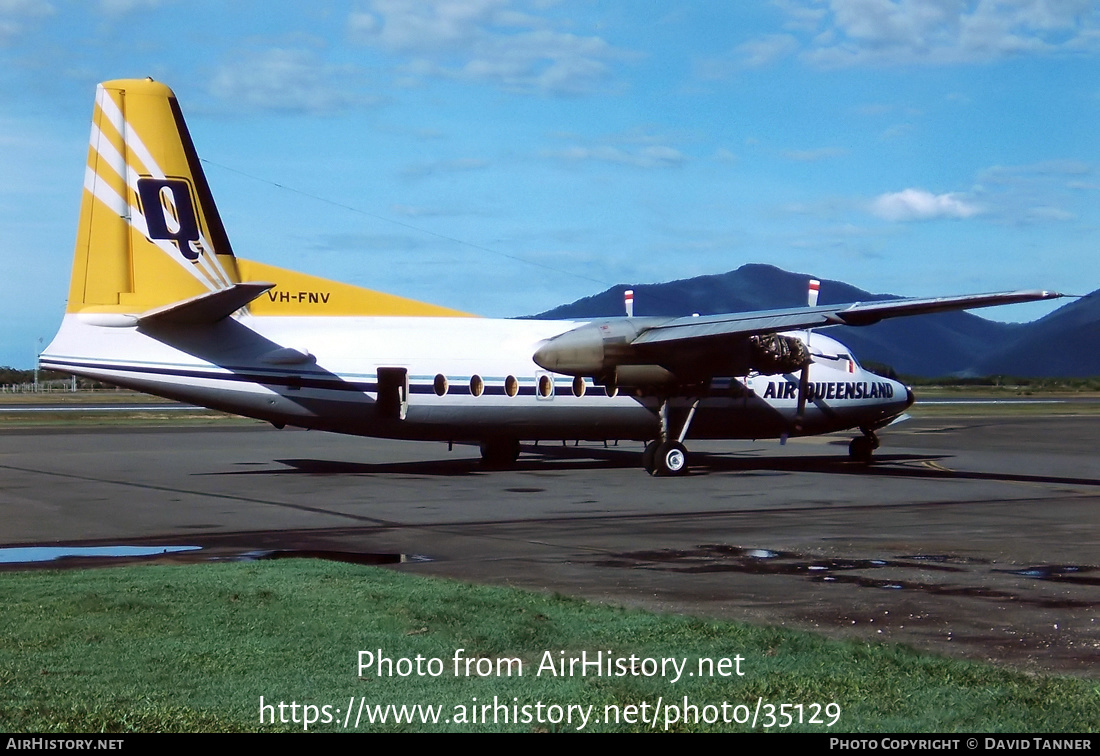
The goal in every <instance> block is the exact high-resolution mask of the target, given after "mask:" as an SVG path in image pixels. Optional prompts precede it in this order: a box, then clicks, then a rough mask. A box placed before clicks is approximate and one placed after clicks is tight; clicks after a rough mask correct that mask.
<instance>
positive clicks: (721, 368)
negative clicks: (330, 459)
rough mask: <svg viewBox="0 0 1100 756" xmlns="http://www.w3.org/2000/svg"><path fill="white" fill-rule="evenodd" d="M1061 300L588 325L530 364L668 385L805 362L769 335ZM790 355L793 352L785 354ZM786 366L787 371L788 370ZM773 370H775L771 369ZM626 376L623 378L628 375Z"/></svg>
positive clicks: (552, 343) (965, 301)
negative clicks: (955, 311) (937, 313)
mask: <svg viewBox="0 0 1100 756" xmlns="http://www.w3.org/2000/svg"><path fill="white" fill-rule="evenodd" d="M1061 296H1063V295H1062V294H1059V293H1057V292H1052V291H1044V290H1027V291H1006V292H996V293H992V294H968V295H962V296H955V297H932V298H910V299H891V300H886V301H881V302H853V303H851V304H841V305H827V306H824V307H799V308H794V309H789V310H763V311H758V312H744V313H729V314H724V315H708V316H703V317H686V318H672V319H663V318H614V319H609V320H603V321H595V322H592V323H587V324H585V325H583V326H580V327H579V328H575V329H573V330H572V331H569V332H567V333H563V334H561V335H560V336H556V337H555V338H553V339H550V340H549V341H547V342H546V343H545V344H544V345H543V346H542V347H541V348H540V349H539V350H538V351H537V352H535V355H534V360H535V362H536V363H537V364H539V365H540V366H542V367H544V368H546V369H547V370H552V371H555V372H559V373H565V374H567V375H579V376H591V377H592V378H594V379H595V380H597V381H598V382H606V383H608V384H611V383H622V384H624V385H625V384H627V383H630V384H634V385H639V384H668V383H684V382H693V381H698V380H700V379H704V378H706V377H707V376H708V375H711V376H712V375H717V374H723V375H743V374H745V373H747V372H748V371H749V370H757V371H759V372H764V373H769V374H770V373H774V372H777V371H778V372H784V371H785V370H788V369H797V368H798V367H799V366H800V365H801V364H802V362H804V361H805V359H806V356H805V355H802V356H799V355H800V354H801V352H799V350H797V349H796V348H795V347H796V346H797V345H793V344H786V342H788V341H790V339H786V338H785V337H782V336H770V335H771V334H779V333H780V332H782V331H794V330H802V329H807V328H823V327H826V326H833V325H851V326H865V325H872V324H874V323H877V322H879V321H880V320H884V319H886V318H897V317H903V316H908V315H926V314H930V313H936V312H947V311H951V310H968V309H973V308H978V307H993V306H996V305H1006V304H1017V303H1020V302H1035V301H1040V300H1045V299H1057V298H1059V297H1061ZM791 350H793V351H794V352H795V353H792V354H787V352H789V351H791ZM788 362H789V363H790V364H789V365H788V364H787V363H788ZM777 366H778V367H777ZM628 375H629V376H631V377H630V379H626V376H628Z"/></svg>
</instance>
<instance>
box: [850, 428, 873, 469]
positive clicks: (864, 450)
mask: <svg viewBox="0 0 1100 756" xmlns="http://www.w3.org/2000/svg"><path fill="white" fill-rule="evenodd" d="M860 431H862V432H863V435H862V436H856V437H855V438H853V439H852V442H851V443H850V444H848V457H849V458H850V459H851V460H852V461H853V462H862V463H863V464H865V465H869V464H871V463H872V462H873V461H874V455H875V449H877V448H878V447H879V440H878V436H876V435H875V432H874V431H872V430H869V429H867V428H860Z"/></svg>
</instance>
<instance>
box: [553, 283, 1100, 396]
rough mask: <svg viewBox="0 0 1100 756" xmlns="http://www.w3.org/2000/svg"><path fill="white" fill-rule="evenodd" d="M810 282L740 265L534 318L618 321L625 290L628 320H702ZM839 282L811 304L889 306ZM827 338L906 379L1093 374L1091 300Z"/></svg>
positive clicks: (762, 306)
mask: <svg viewBox="0 0 1100 756" xmlns="http://www.w3.org/2000/svg"><path fill="white" fill-rule="evenodd" d="M809 278H811V276H808V275H805V274H800V273H790V272H788V271H785V270H781V269H780V268H776V267H774V266H771V265H758V264H753V265H743V266H741V267H740V268H738V269H737V270H733V271H730V272H729V273H722V274H720V275H713V276H699V277H697V278H688V279H683V280H680V281H671V282H669V283H663V284H640V285H637V286H633V287H631V286H628V285H625V284H623V285H618V286H613V287H612V288H610V289H608V290H606V291H604V292H601V293H599V294H596V295H594V296H591V297H585V298H584V299H579V300H577V301H576V302H573V303H572V304H568V305H563V306H561V307H556V308H554V309H552V310H548V311H546V312H544V313H540V314H539V315H538V316H537V317H539V318H560V319H568V320H588V319H592V318H598V317H615V316H619V315H622V314H623V292H624V291H625V290H626V289H629V288H633V289H634V313H635V314H636V315H638V316H644V315H668V316H682V315H690V314H692V313H695V312H697V313H699V314H700V315H712V314H717V313H723V312H746V311H752V310H767V309H772V308H777V307H799V306H802V305H804V304H805V303H806V282H807V280H808V279H809ZM893 298H895V295H891V294H871V293H870V292H867V291H864V290H862V289H858V288H856V287H855V286H851V285H849V284H846V283H844V282H842V281H829V280H824V279H823V280H822V282H821V297H820V300H819V301H820V304H823V305H825V304H842V303H845V302H860V301H863V302H866V301H873V300H882V299H893ZM827 333H828V335H830V336H832V337H835V338H837V339H838V340H840V341H841V342H843V343H844V344H846V345H848V346H849V347H851V349H852V351H853V352H854V353H855V354H856V356H857V357H858V358H859V359H861V360H865V361H873V362H880V363H885V364H887V365H890V366H891V367H893V368H894V369H895V370H897V371H898V372H899V373H906V374H910V375H926V376H939V375H953V374H972V375H990V374H1005V375H1019V376H1033V377H1065V376H1080V375H1097V374H1100V292H1096V293H1093V294H1091V295H1089V296H1088V297H1085V298H1083V299H1080V300H1078V301H1076V302H1073V303H1071V304H1069V305H1066V306H1064V307H1062V308H1060V309H1059V310H1056V311H1055V312H1053V313H1051V314H1050V315H1047V316H1046V317H1045V318H1042V319H1041V320H1038V321H1035V322H1034V323H1026V324H1020V323H999V322H996V321H992V320H986V319H985V318H982V317H979V316H977V315H972V314H971V313H968V312H948V313H942V314H938V315H926V316H923V317H917V318H899V319H896V320H887V321H883V322H882V323H878V324H876V325H873V326H868V327H865V328H851V327H847V326H841V327H835V328H829V329H828V330H827Z"/></svg>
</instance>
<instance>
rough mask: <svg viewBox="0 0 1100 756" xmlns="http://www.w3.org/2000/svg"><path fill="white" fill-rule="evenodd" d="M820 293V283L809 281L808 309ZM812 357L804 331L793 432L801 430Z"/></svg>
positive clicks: (808, 339) (815, 280) (808, 340)
mask: <svg viewBox="0 0 1100 756" xmlns="http://www.w3.org/2000/svg"><path fill="white" fill-rule="evenodd" d="M820 292H821V281H818V280H817V279H816V278H811V279H810V287H809V290H808V291H807V292H806V303H807V304H808V305H809V306H810V307H817V295H818V294H819V293H820ZM812 363H813V357H812V356H811V354H810V329H806V361H805V362H803V363H802V372H801V373H800V374H799V376H798V411H797V412H795V415H794V427H795V430H802V419H803V417H805V415H806V397H807V395H808V394H809V393H810V365H811V364H812Z"/></svg>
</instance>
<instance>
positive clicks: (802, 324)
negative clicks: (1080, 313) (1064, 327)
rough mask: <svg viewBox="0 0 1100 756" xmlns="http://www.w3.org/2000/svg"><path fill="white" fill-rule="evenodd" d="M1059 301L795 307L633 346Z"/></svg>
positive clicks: (718, 319) (687, 326) (717, 321)
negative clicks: (1022, 303) (1024, 303)
mask: <svg viewBox="0 0 1100 756" xmlns="http://www.w3.org/2000/svg"><path fill="white" fill-rule="evenodd" d="M1061 296H1063V295H1062V294H1059V293H1057V292H1053V291H1042V290H1037V289H1036V290H1030V291H1002V292H996V293H993V294H966V295H962V296H957V297H931V298H926V299H919V298H911V299H890V300H886V301H882V302H853V303H851V304H841V305H828V306H825V307H800V308H796V309H792V310H763V311H759V312H744V313H732V314H727V315H709V316H706V317H687V318H676V319H675V320H670V321H668V322H665V323H661V324H659V325H653V326H650V327H649V328H647V329H646V330H644V331H643V332H642V333H640V334H639V335H638V337H637V338H635V339H634V340H633V342H632V343H633V344H637V345H641V344H658V343H668V342H677V341H695V340H697V339H706V338H713V337H722V336H753V335H757V334H763V333H773V332H775V331H791V330H798V329H802V328H821V327H824V326H831V325H850V326H865V325H873V324H874V323H877V322H879V321H880V320H884V319H886V318H898V317H903V316H907V315H927V314H930V313H935V312H947V311H950V310H969V309H973V308H978V307H994V306H996V305H1006V304H1018V303H1020V302H1035V301H1039V300H1043V299H1057V298H1059V297H1061Z"/></svg>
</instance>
